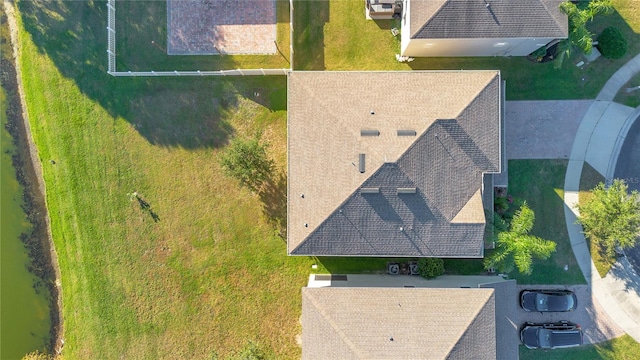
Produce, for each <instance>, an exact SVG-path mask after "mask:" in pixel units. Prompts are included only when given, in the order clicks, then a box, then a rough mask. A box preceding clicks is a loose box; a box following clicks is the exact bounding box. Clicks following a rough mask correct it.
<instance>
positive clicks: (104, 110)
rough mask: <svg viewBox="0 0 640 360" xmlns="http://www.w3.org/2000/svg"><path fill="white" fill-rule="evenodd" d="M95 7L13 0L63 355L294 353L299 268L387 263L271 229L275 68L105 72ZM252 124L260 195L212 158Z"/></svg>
mask: <svg viewBox="0 0 640 360" xmlns="http://www.w3.org/2000/svg"><path fill="white" fill-rule="evenodd" d="M104 5H105V4H104V3H102V2H100V3H95V2H34V1H22V2H19V3H18V7H19V9H20V11H21V25H22V26H23V28H22V31H21V32H20V34H19V35H20V47H21V49H22V52H23V53H22V57H21V59H20V64H21V66H22V70H23V78H24V85H25V92H26V100H27V101H26V102H27V105H28V107H29V117H30V122H31V127H32V132H33V135H34V139H35V141H36V144H37V146H38V156H39V158H40V159H41V161H42V163H43V167H44V169H43V170H44V178H45V182H46V184H47V204H48V207H49V211H50V214H51V230H52V234H53V239H54V243H55V246H56V250H57V253H58V257H59V264H60V268H61V272H62V279H61V282H62V287H63V292H62V296H63V298H62V301H63V315H64V327H65V332H64V340H65V347H64V355H65V358H68V359H91V358H100V359H115V358H118V359H119V358H128V359H159V358H167V359H209V358H211V357H212V356H213V355H217V356H220V357H221V358H226V357H228V356H232V355H234V354H237V353H238V352H239V351H241V350H242V349H246V348H247V347H248V346H249V344H250V343H251V342H252V343H255V344H257V345H258V348H259V349H261V350H263V351H264V352H266V354H267V355H268V357H269V358H277V359H287V358H299V356H300V347H299V346H298V344H297V342H296V336H297V335H298V334H299V333H300V324H299V318H300V311H301V297H300V288H301V287H302V286H304V285H305V284H306V282H307V279H308V275H309V273H310V272H312V271H316V272H320V273H322V272H324V273H326V272H337V273H354V272H383V271H384V270H385V263H386V261H387V259H370V258H366V259H350V258H323V259H321V260H319V259H315V258H309V257H287V256H286V246H285V241H284V240H283V239H282V238H281V237H279V236H278V235H277V229H275V228H274V227H273V226H272V225H271V224H273V223H274V222H275V223H277V222H278V220H280V221H281V220H282V218H274V217H282V216H283V212H282V209H283V208H282V205H283V204H285V203H286V199H285V196H286V191H285V190H284V189H286V180H284V181H283V179H286V177H284V176H283V175H284V174H285V168H286V78H285V77H231V78H212V77H209V78H114V77H111V76H109V75H107V74H106V57H105V49H106V44H105V41H106V36H104V35H105V29H104V27H103V25H104V19H105V16H106V14H105V6H104ZM256 133H260V134H261V136H262V138H263V140H264V141H266V142H268V143H269V144H270V146H269V154H270V156H272V157H273V159H274V160H275V161H276V164H277V168H278V171H277V172H276V173H275V174H274V180H279V181H275V183H276V184H277V186H278V188H277V189H275V191H274V192H272V193H270V194H269V199H268V200H267V198H266V197H263V198H260V197H257V196H254V195H252V194H250V193H249V192H248V191H246V190H245V189H241V188H239V187H238V185H237V183H236V182H235V181H234V180H232V179H229V178H227V177H225V176H223V175H222V171H221V169H220V167H219V165H218V157H219V156H220V152H221V151H224V147H225V146H226V144H227V143H228V140H229V138H230V137H232V136H247V137H249V136H253V135H254V134H256ZM50 160H53V161H55V164H54V163H51V162H50ZM133 191H137V192H138V193H139V194H140V196H141V197H142V199H144V201H146V202H148V204H149V205H150V207H151V210H152V211H153V212H154V213H155V214H157V215H158V217H159V221H158V222H155V221H154V220H153V218H152V217H151V216H149V213H148V212H145V211H142V209H141V208H140V206H139V204H138V203H137V202H136V201H135V200H134V201H133V202H132V201H130V198H129V196H128V194H129V193H131V192H133ZM274 220H276V221H274ZM312 264H317V265H318V268H317V270H312V268H311V265H312Z"/></svg>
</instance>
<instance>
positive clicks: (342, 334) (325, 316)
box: [302, 287, 366, 359]
mask: <svg viewBox="0 0 640 360" xmlns="http://www.w3.org/2000/svg"><path fill="white" fill-rule="evenodd" d="M302 289H303V291H302V294H303V296H306V298H307V300H309V301H310V302H311V303H312V304H313V307H314V308H315V309H316V310H317V311H318V313H320V315H321V316H322V318H323V319H324V320H325V321H326V322H327V323H328V324H329V326H330V327H331V328H332V329H333V330H334V331H335V332H336V334H338V337H339V338H340V339H341V340H342V341H344V343H345V344H346V345H347V346H348V347H349V348H350V349H351V350H353V352H354V353H356V354H358V358H360V359H365V358H366V356H364V354H363V353H362V351H361V350H360V349H359V348H358V347H357V346H356V344H354V343H353V341H351V339H349V337H348V336H347V334H346V333H345V332H344V331H342V330H340V327H339V326H338V324H336V323H335V321H333V319H332V318H331V317H330V316H329V315H328V314H327V313H326V311H325V309H324V307H322V306H321V305H320V303H319V302H318V301H317V300H316V299H315V298H314V297H313V296H311V294H309V293H310V292H313V290H306V291H305V290H304V289H309V288H307V287H303V288H302ZM305 293H306V294H305Z"/></svg>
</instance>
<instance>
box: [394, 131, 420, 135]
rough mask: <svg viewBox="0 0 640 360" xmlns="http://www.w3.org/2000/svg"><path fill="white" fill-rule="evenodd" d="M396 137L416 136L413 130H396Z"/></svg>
mask: <svg viewBox="0 0 640 360" xmlns="http://www.w3.org/2000/svg"><path fill="white" fill-rule="evenodd" d="M398 136H416V131H415V130H398Z"/></svg>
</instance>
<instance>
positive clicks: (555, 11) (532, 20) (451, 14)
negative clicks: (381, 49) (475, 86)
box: [409, 0, 569, 39]
mask: <svg viewBox="0 0 640 360" xmlns="http://www.w3.org/2000/svg"><path fill="white" fill-rule="evenodd" d="M560 3H561V1H560V0H486V1H483V0H410V4H409V7H410V15H409V16H410V19H409V22H410V23H409V26H410V33H411V38H412V39H416V38H417V39H460V38H465V39H469V38H535V37H541V38H542V37H544V38H546V37H557V38H566V37H567V36H568V31H569V30H568V26H569V25H568V20H567V16H566V15H565V14H564V13H562V11H561V10H560V9H559V8H558V6H559V4H560ZM487 4H489V6H486V5H487Z"/></svg>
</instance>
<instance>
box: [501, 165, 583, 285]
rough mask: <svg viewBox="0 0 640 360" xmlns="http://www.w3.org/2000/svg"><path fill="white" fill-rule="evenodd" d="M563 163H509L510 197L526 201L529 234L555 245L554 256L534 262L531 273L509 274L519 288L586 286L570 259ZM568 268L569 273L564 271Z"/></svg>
mask: <svg viewBox="0 0 640 360" xmlns="http://www.w3.org/2000/svg"><path fill="white" fill-rule="evenodd" d="M566 169H567V161H566V160H510V161H509V193H510V194H511V195H512V196H513V197H514V199H518V200H525V201H527V203H528V204H529V206H530V207H531V209H532V210H533V211H534V212H535V215H536V220H535V225H534V227H533V230H532V232H531V233H532V234H533V235H536V236H539V237H541V238H543V239H547V240H553V241H555V242H556V244H557V247H556V252H555V253H553V254H552V255H551V257H550V258H549V259H547V260H544V261H540V260H537V261H534V265H533V273H532V274H531V275H528V276H527V275H521V274H519V273H517V271H514V272H513V273H511V274H509V275H510V276H511V277H512V278H514V279H516V280H517V281H518V283H519V284H584V283H586V282H585V280H584V277H583V275H582V272H581V271H580V268H579V267H578V263H577V262H576V259H575V257H574V255H573V250H572V249H571V243H570V241H569V235H568V233H567V225H566V222H565V217H564V202H563V196H564V191H563V188H564V177H565V172H566ZM565 265H568V266H569V270H568V271H564V269H563V268H564V266H565Z"/></svg>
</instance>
